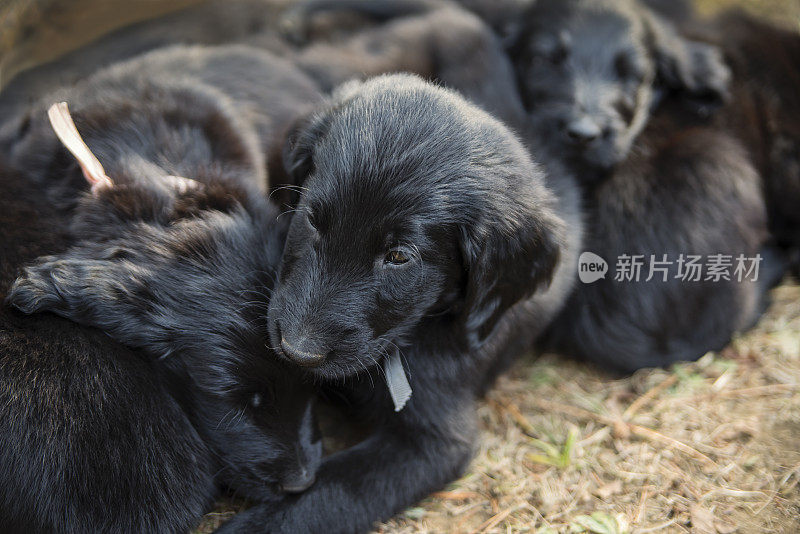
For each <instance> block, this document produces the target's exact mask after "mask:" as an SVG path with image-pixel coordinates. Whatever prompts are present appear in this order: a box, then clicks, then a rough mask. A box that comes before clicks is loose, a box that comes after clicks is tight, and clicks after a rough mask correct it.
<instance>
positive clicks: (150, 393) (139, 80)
mask: <svg viewBox="0 0 800 534" xmlns="http://www.w3.org/2000/svg"><path fill="white" fill-rule="evenodd" d="M316 95H317V94H316V92H315V91H314V89H313V85H312V84H311V83H310V81H308V79H307V78H305V77H303V76H302V75H301V74H299V73H298V72H296V71H295V70H294V69H293V68H292V67H291V66H290V65H289V64H287V63H285V62H283V61H281V60H278V59H276V58H273V57H271V56H269V55H267V54H265V53H261V52H258V51H255V50H250V49H247V48H244V47H223V48H219V49H202V48H175V49H170V50H167V51H162V52H156V53H153V54H151V55H147V56H144V57H142V58H140V59H136V60H133V61H131V62H128V63H125V64H120V65H117V66H115V67H112V68H110V69H108V70H106V71H102V72H100V73H98V74H97V75H95V76H93V77H92V78H90V79H88V80H87V81H86V82H84V83H82V84H79V85H78V86H76V87H75V88H74V89H71V90H68V91H64V92H62V93H60V94H58V95H56V96H54V97H52V98H53V99H65V100H69V102H70V104H71V105H72V109H73V114H74V118H75V122H76V124H77V129H78V131H79V132H80V133H81V134H82V135H83V137H84V139H85V142H86V144H87V145H88V147H90V149H91V151H92V152H93V153H94V155H96V157H97V158H98V160H99V161H100V166H98V165H95V164H93V162H92V161H91V158H89V157H87V156H86V155H85V153H84V154H83V156H79V162H80V165H76V163H75V160H74V159H73V158H72V157H71V156H70V154H69V153H68V152H67V151H66V150H65V149H64V147H63V146H62V144H61V143H60V142H59V140H58V139H57V137H56V135H55V133H54V132H53V129H52V128H51V125H50V124H49V122H48V119H47V116H46V114H45V108H44V107H41V106H37V107H34V108H32V109H31V110H30V111H29V112H27V113H25V114H24V115H23V116H22V117H21V118H20V119H19V120H18V121H15V122H14V123H13V124H10V125H9V126H8V127H7V128H6V129H5V131H4V135H5V136H6V137H5V138H4V142H5V143H6V146H7V147H8V150H9V153H10V154H11V157H12V164H13V165H14V166H16V167H17V168H19V169H21V170H23V171H24V174H22V175H20V176H16V175H5V176H6V177H7V180H8V181H9V182H11V181H13V180H19V181H23V182H21V183H22V185H23V187H24V189H25V190H27V191H37V195H36V197H35V198H36V199H38V206H44V207H45V209H47V210H48V211H50V212H53V213H55V214H56V215H57V216H58V220H59V221H60V222H58V223H56V224H59V225H63V224H65V223H66V222H68V224H69V229H68V230H66V229H63V228H59V229H58V230H59V231H60V232H62V233H63V234H64V235H65V236H66V239H65V242H64V243H61V242H58V243H57V246H55V247H49V246H48V244H50V243H51V241H50V239H49V237H48V236H47V235H46V232H47V228H42V230H41V232H42V235H41V236H40V237H37V236H39V234H34V236H33V237H34V239H32V242H33V243H34V244H35V243H37V239H39V238H41V242H42V243H43V245H42V246H35V247H34V251H31V252H27V251H26V250H25V249H24V248H23V246H22V244H21V242H20V241H22V240H24V239H25V240H27V239H31V233H30V232H28V231H27V230H26V228H27V227H26V222H25V221H24V219H22V216H23V214H24V213H30V210H31V208H30V207H26V208H25V210H22V212H21V213H20V210H19V209H17V213H20V214H19V215H17V216H16V217H17V218H14V219H12V220H10V221H7V222H6V226H4V230H5V233H6V234H7V235H9V236H10V237H9V238H10V240H11V241H12V243H13V244H14V246H15V247H17V248H18V249H19V250H21V251H22V252H21V253H19V256H20V257H19V261H20V263H22V262H27V261H29V260H31V259H32V256H34V255H38V254H42V253H43V252H46V253H49V254H50V255H46V256H42V257H40V258H39V259H38V260H36V261H35V262H34V263H33V264H31V265H29V266H27V267H26V268H25V269H24V271H23V274H22V276H21V277H20V278H19V279H17V280H16V282H14V284H13V286H12V287H11V289H10V290H9V291H8V295H7V302H8V303H9V304H11V305H12V306H15V307H17V308H19V309H20V310H22V311H24V312H26V313H33V312H42V311H50V312H54V313H56V314H58V315H61V316H63V317H66V318H68V319H71V320H73V321H75V322H77V323H79V324H81V325H86V326H93V327H98V328H100V329H101V330H103V331H105V332H107V333H108V334H110V335H111V336H112V337H113V338H114V339H116V340H118V341H120V342H122V343H123V344H125V345H127V346H129V347H133V348H137V349H141V350H142V352H143V353H144V354H145V355H146V356H149V362H146V361H139V360H138V359H137V358H136V357H135V356H134V355H132V354H130V353H128V352H125V351H123V350H122V349H120V348H118V347H117V346H116V345H115V344H114V343H112V342H111V340H107V341H105V342H103V341H102V338H98V337H97V336H95V335H94V334H91V333H90V332H87V331H86V330H85V329H79V328H77V327H73V326H69V325H68V323H66V322H64V321H61V320H59V319H56V318H53V317H52V316H49V317H48V316H43V317H42V318H38V317H32V318H22V317H20V316H18V315H11V314H8V313H6V312H4V317H8V319H7V320H4V322H5V323H6V324H4V330H5V331H6V333H4V334H3V346H4V347H7V348H8V350H7V351H4V353H3V357H2V361H3V366H4V368H6V369H8V371H7V372H5V373H4V374H3V379H4V381H5V387H3V395H5V397H6V400H7V402H4V403H3V404H2V406H3V412H4V413H3V417H2V420H3V424H4V425H6V426H5V427H4V428H5V430H4V432H2V433H0V436H2V438H1V439H2V440H3V446H2V447H0V451H1V452H0V463H2V467H3V469H2V472H3V473H4V480H3V482H4V484H3V485H2V490H0V505H2V509H0V515H2V517H3V519H4V520H5V522H6V523H10V524H12V525H20V527H23V526H24V527H26V528H29V529H33V530H48V531H49V530H57V531H75V532H94V531H114V532H117V531H149V532H163V531H180V530H185V529H187V528H189V527H190V526H191V525H192V524H194V523H195V521H196V520H197V519H198V517H199V515H200V513H201V512H202V511H203V509H204V507H205V505H206V504H207V503H208V502H209V501H210V500H211V499H212V498H213V496H214V494H215V487H214V484H213V482H215V481H216V482H218V483H221V484H222V485H224V486H227V487H229V488H230V489H232V490H235V491H236V492H237V493H238V494H241V495H244V496H247V497H249V498H253V499H257V500H270V499H275V498H276V496H277V495H280V494H281V493H283V492H293V491H301V490H303V489H305V488H306V487H308V485H309V484H310V483H311V482H312V481H313V479H314V473H315V471H316V468H317V465H318V464H319V461H320V457H321V450H320V443H319V441H318V439H317V436H316V433H315V424H314V419H313V412H312V407H311V402H312V400H313V395H314V391H313V389H312V388H311V387H309V386H307V385H304V383H303V382H302V381H301V380H300V378H299V377H298V376H296V373H293V372H292V370H291V369H290V368H287V366H285V365H281V364H280V362H279V361H278V360H276V357H275V354H274V352H273V351H272V350H271V349H270V343H269V341H268V339H267V328H266V321H265V319H264V316H265V314H266V310H267V306H268V303H269V293H270V291H271V288H272V284H273V279H274V271H275V268H276V267H277V265H278V262H279V259H280V253H281V248H282V244H283V240H284V235H285V231H286V228H285V225H281V224H279V223H276V218H277V216H278V212H277V210H276V208H275V207H274V206H273V205H272V204H270V203H269V202H268V201H267V199H266V198H265V196H264V195H263V189H264V187H265V173H266V169H265V163H264V155H263V154H264V147H265V146H266V145H268V144H269V142H270V137H271V136H272V135H275V132H276V131H279V130H280V127H279V124H280V123H281V122H282V121H283V120H288V117H289V115H290V114H291V113H292V112H300V111H302V110H303V109H304V108H305V106H308V105H313V100H314V98H316ZM49 101H52V99H48V102H49ZM61 118H62V119H63V118H64V117H63V115H62V116H61ZM51 120H52V119H51ZM61 133H62V134H63V130H62V131H61ZM72 141H73V143H72V145H71V147H72V148H71V150H73V151H76V149H75V148H74V145H75V143H74V142H75V139H74V138H73V139H72ZM79 149H80V147H79ZM75 153H76V154H80V150H77V151H76V152H75ZM81 172H83V175H84V176H83V177H81ZM84 178H85V179H88V180H89V182H90V183H92V184H93V185H92V193H91V194H90V195H86V194H85V193H84V191H85V184H84ZM10 185H12V186H13V185H14V184H13V182H12V183H11V184H10ZM21 188H22V187H21ZM31 196H32V195H31V194H30V193H28V195H27V196H26V198H30V197H31ZM4 198H5V197H4ZM37 222H38V221H37ZM47 222H48V221H42V225H45V224H47ZM17 231H19V237H18V238H17V237H16V235H17V234H15V232H17ZM20 263H16V264H10V265H7V264H5V262H4V272H9V271H11V270H12V269H18V268H19V267H21V265H20ZM28 325H31V326H28ZM37 325H43V326H37ZM28 344H33V346H34V347H35V349H34V350H33V351H28V349H27V348H26V347H27V345H28ZM87 346H88V348H86V349H85V348H84V347H87ZM59 347H64V348H65V349H64V350H66V351H68V354H72V355H74V356H70V357H69V358H67V359H66V360H65V359H64V357H63V356H62V355H61V353H60V350H61V349H59ZM84 351H89V352H87V354H83V353H84ZM106 351H108V353H106ZM118 356H119V361H117V357H118ZM73 359H74V361H73ZM129 375H131V376H129ZM65 381H66V382H65ZM71 383H74V387H73V386H70V384H71ZM40 387H44V388H45V389H43V390H40ZM149 420H152V423H151V426H148V425H147V424H146V422H147V421H149ZM156 430H157V431H158V434H153V432H155V431H156ZM137 433H142V434H143V435H142V436H138V435H137ZM100 451H103V452H102V454H101V453H100ZM32 481H35V484H34V483H33V482H32Z"/></svg>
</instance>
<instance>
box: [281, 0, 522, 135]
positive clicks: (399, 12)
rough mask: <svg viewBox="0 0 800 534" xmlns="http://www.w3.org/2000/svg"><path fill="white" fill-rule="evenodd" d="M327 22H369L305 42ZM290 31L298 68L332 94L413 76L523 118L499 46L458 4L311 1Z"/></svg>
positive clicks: (288, 21) (292, 14)
mask: <svg viewBox="0 0 800 534" xmlns="http://www.w3.org/2000/svg"><path fill="white" fill-rule="evenodd" d="M322 15H325V16H328V17H338V18H339V19H347V18H348V17H355V18H358V19H366V22H365V23H364V24H362V25H361V26H358V27H356V28H354V29H352V30H351V31H345V32H339V33H337V34H336V35H335V36H334V37H327V38H326V37H325V36H322V35H318V34H317V35H311V36H309V35H307V34H308V32H309V28H313V27H314V24H315V22H316V21H317V20H318V18H319V17H321V16H322ZM369 22H372V24H369ZM284 26H285V27H286V28H287V29H288V30H290V31H289V35H290V36H291V38H292V39H293V40H294V41H295V42H299V43H303V44H306V46H305V47H303V48H301V49H300V50H299V51H297V52H296V53H295V54H294V58H295V62H296V63H297V65H298V66H299V67H301V68H302V69H304V70H305V71H306V72H307V73H308V74H309V75H310V76H311V77H312V78H314V79H315V80H316V81H317V82H318V83H320V84H321V86H322V87H323V88H324V89H325V90H326V91H327V90H332V89H333V88H334V87H336V86H338V85H339V84H341V83H344V82H346V81H348V80H351V79H354V78H358V79H363V78H366V77H368V76H374V75H378V74H386V73H393V72H410V73H414V74H417V75H419V76H422V77H424V78H426V79H428V80H431V81H435V82H438V83H442V84H444V85H445V86H447V87H450V88H454V89H456V90H458V91H459V92H460V93H461V94H462V95H464V97H466V98H467V99H468V100H471V101H472V102H474V103H476V104H478V105H480V106H481V107H482V108H483V109H486V110H487V111H489V112H491V113H492V114H494V115H495V116H497V117H498V118H500V119H502V120H504V121H506V122H507V123H511V124H513V123H514V122H515V121H516V120H517V119H518V118H519V117H520V116H521V115H522V113H523V107H522V102H521V101H520V98H519V94H518V92H517V90H516V87H515V86H514V77H513V70H512V67H511V64H510V62H509V59H508V57H507V56H506V54H505V51H504V49H503V45H502V43H501V41H500V40H499V39H498V38H497V36H496V35H495V34H494V32H493V31H492V29H491V28H490V27H489V26H487V25H486V24H485V23H484V22H483V21H482V20H481V19H480V18H478V17H477V16H476V15H474V14H472V13H470V12H468V11H466V10H465V9H462V8H461V7H459V6H458V5H457V4H454V3H451V2H441V1H437V0H387V1H382V2H373V1H371V0H346V1H340V0H308V1H302V2H298V4H297V5H296V6H295V7H294V8H293V9H291V10H288V12H287V13H286V14H285V16H284ZM342 33H343V35H342Z"/></svg>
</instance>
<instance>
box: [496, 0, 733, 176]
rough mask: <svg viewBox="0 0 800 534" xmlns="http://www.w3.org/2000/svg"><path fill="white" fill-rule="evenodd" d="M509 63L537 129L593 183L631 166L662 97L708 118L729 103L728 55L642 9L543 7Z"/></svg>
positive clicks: (558, 1)
mask: <svg viewBox="0 0 800 534" xmlns="http://www.w3.org/2000/svg"><path fill="white" fill-rule="evenodd" d="M509 54H510V56H511V58H512V62H513V63H514V70H515V72H516V75H517V80H518V86H519V90H520V92H521V94H522V98H523V101H524V105H525V108H526V111H527V113H528V114H529V121H530V123H531V124H532V125H533V127H534V128H536V129H539V130H543V131H546V132H547V135H546V136H545V138H546V139H547V140H548V141H549V142H550V143H552V145H553V147H554V148H555V149H556V150H558V151H559V152H560V153H561V154H562V157H564V159H565V160H567V161H569V162H570V163H571V164H572V165H573V166H574V168H575V170H576V172H577V174H578V178H579V180H581V181H582V182H584V183H591V182H594V181H597V180H599V179H602V178H604V177H606V175H607V171H608V170H609V169H611V168H612V167H613V166H614V165H616V164H617V163H619V162H620V161H622V160H623V159H624V158H625V157H626V156H627V154H628V152H629V151H630V149H631V146H632V144H633V142H634V140H635V139H636V136H638V135H639V133H640V132H641V131H642V129H643V128H644V126H645V125H646V123H647V120H648V117H649V115H650V112H651V110H652V109H653V107H654V106H655V105H656V104H657V102H658V101H659V100H660V99H661V98H662V97H664V96H666V95H679V96H680V97H681V98H683V99H684V100H685V101H686V102H689V103H691V104H692V107H693V108H694V110H695V111H700V112H702V113H708V112H709V111H710V110H711V109H713V107H714V106H716V105H718V104H720V103H721V102H722V101H723V100H724V99H725V98H726V96H727V94H728V83H729V79H730V72H729V70H728V68H727V67H726V66H725V64H724V63H723V61H722V56H721V54H720V52H719V50H718V49H717V48H715V47H713V46H710V45H707V44H703V43H700V42H694V41H690V40H687V39H685V38H683V37H682V36H680V35H679V34H678V33H677V32H676V30H675V29H674V28H673V27H672V25H671V24H670V23H669V22H668V21H667V20H666V19H665V18H663V17H661V16H659V15H657V14H656V13H655V12H654V11H651V10H649V9H648V8H647V7H645V5H643V4H641V3H638V2H636V1H635V0H538V1H537V2H534V3H533V5H532V6H531V7H530V8H529V9H528V10H527V12H526V13H525V14H524V15H523V19H522V24H521V27H520V30H519V33H518V37H517V39H516V40H515V42H514V43H513V44H512V45H511V47H510V48H509Z"/></svg>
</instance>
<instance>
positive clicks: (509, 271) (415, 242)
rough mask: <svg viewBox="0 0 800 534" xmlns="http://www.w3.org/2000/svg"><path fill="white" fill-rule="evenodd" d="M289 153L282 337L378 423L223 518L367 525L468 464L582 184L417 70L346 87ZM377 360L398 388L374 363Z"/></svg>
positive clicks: (275, 325) (278, 322)
mask: <svg viewBox="0 0 800 534" xmlns="http://www.w3.org/2000/svg"><path fill="white" fill-rule="evenodd" d="M287 164H288V166H289V168H290V170H291V172H292V173H294V175H295V176H296V179H297V180H298V182H300V181H302V182H303V184H304V185H305V187H306V189H305V190H304V193H303V195H302V198H301V200H300V204H299V206H298V208H297V212H296V213H295V215H294V217H293V220H292V225H291V227H290V230H289V235H288V237H287V244H286V248H285V250H284V258H283V262H282V266H281V270H280V276H279V282H280V283H279V284H278V286H277V288H276V291H275V294H274V295H273V299H272V301H271V303H270V311H269V331H270V339H271V341H272V344H273V345H274V346H280V349H281V353H282V354H283V355H284V356H285V357H286V358H287V359H288V360H289V361H292V362H295V363H296V364H297V365H298V366H301V367H304V368H306V369H307V372H309V373H310V374H312V375H313V376H315V377H316V378H317V379H319V380H320V381H323V382H324V383H326V384H328V385H329V386H330V387H331V389H332V391H334V392H335V396H336V397H343V398H346V399H347V403H348V405H349V406H351V407H352V408H353V409H354V411H355V413H356V414H357V415H359V416H361V417H363V418H364V419H365V420H367V421H369V422H371V423H372V424H373V425H374V428H375V429H374V431H373V433H372V434H371V435H370V437H368V438H367V439H366V440H365V441H364V442H362V443H360V444H358V445H356V446H354V447H353V448H350V449H346V450H344V451H341V452H339V453H336V454H334V455H332V456H330V457H329V458H327V459H326V460H325V461H324V462H323V464H322V466H321V468H320V471H319V474H318V477H317V482H316V484H315V485H314V486H313V487H312V488H311V489H309V490H308V491H307V492H305V493H303V494H301V495H299V496H297V497H289V498H287V499H285V500H284V501H283V503H282V504H281V505H280V507H277V506H273V505H265V506H257V507H255V508H253V509H251V510H249V511H247V512H244V513H242V514H240V515H238V516H236V517H235V518H234V519H232V520H231V521H230V523H228V524H227V525H225V526H223V528H222V530H223V531H231V532H238V531H247V532H257V531H270V532H276V531H281V532H320V531H327V532H337V533H338V532H361V531H366V530H367V529H368V528H369V527H370V525H371V524H372V523H373V522H374V521H376V520H380V519H386V518H388V517H390V516H391V515H393V514H395V513H397V512H399V511H400V510H402V509H403V508H404V507H406V506H409V505H410V504H412V503H413V502H415V501H416V500H418V499H420V498H422V497H424V496H425V495H426V494H427V493H429V492H430V491H432V490H434V489H436V488H440V487H442V486H443V485H444V484H446V483H447V482H448V481H450V480H452V479H454V478H455V477H457V476H458V475H459V474H460V473H461V471H462V470H463V469H464V467H465V466H466V464H467V462H468V461H469V459H470V457H471V455H472V442H473V439H474V434H475V419H474V417H475V416H474V414H475V411H474V410H475V399H476V397H477V396H478V395H480V394H481V393H482V392H483V391H484V390H485V388H486V387H487V386H488V385H489V384H491V382H492V380H493V378H494V377H495V376H496V375H497V373H498V372H499V371H500V370H502V369H503V368H504V367H505V365H506V364H507V363H508V362H509V361H510V360H511V359H512V358H513V357H514V356H515V355H516V354H518V353H519V352H520V351H521V350H525V349H527V348H528V347H529V346H530V343H531V341H532V339H533V338H535V336H536V335H537V333H538V332H540V331H541V329H542V328H543V327H544V326H545V325H546V324H547V322H548V321H549V320H550V319H551V317H552V316H553V315H554V314H555V313H556V312H557V311H558V309H559V308H560V306H561V304H562V301H563V298H564V295H565V293H566V292H568V291H569V288H570V287H571V286H572V283H573V281H574V278H575V271H574V268H573V267H572V265H573V263H574V262H575V261H576V260H575V254H576V252H577V250H578V249H579V247H580V245H579V243H580V235H581V223H580V218H579V216H578V214H577V203H578V199H577V195H576V188H575V186H574V184H573V183H572V181H571V180H570V179H569V178H568V177H567V176H564V175H560V174H558V173H557V172H556V171H557V169H555V168H553V169H548V171H549V172H548V176H545V175H544V173H543V171H542V169H541V168H540V167H538V166H537V165H536V164H535V163H533V162H532V161H531V159H530V156H529V155H528V153H527V151H526V150H525V149H524V147H523V146H522V145H521V143H520V142H519V141H518V140H517V139H516V138H515V136H514V135H513V134H512V133H511V132H510V131H509V130H508V129H507V128H506V127H504V126H503V125H502V124H501V123H500V122H498V121H497V120H495V119H493V118H492V117H491V116H489V115H488V114H486V113H485V112H483V111H481V110H480V109H478V108H476V107H474V106H472V105H470V104H468V103H467V102H466V101H464V100H463V99H462V98H461V97H459V96H458V95H457V94H455V93H453V92H450V91H447V90H444V89H441V88H437V87H435V86H432V85H430V84H427V83H424V82H423V81H422V80H420V79H419V78H416V77H412V76H409V75H393V76H384V77H379V78H375V79H372V80H369V81H367V82H365V83H360V82H353V83H351V84H348V85H346V86H344V87H343V88H341V89H340V90H338V91H337V93H336V94H335V95H334V97H333V99H332V101H331V102H330V103H329V105H328V106H327V108H326V109H324V110H322V111H321V112H319V113H317V114H316V115H314V116H313V117H312V118H311V119H310V120H308V121H307V123H306V124H304V125H303V126H302V127H301V128H300V129H299V131H298V132H297V134H296V136H295V137H294V142H293V143H292V144H291V145H290V147H289V149H288V151H287ZM380 367H382V368H383V369H384V370H385V372H386V375H387V380H388V383H389V388H383V387H381V386H380V385H376V386H373V384H372V383H371V381H370V380H369V376H370V375H371V374H375V375H379V368H380ZM406 377H407V380H408V382H409V384H410V390H411V396H410V399H406V398H405V396H404V395H402V393H405V394H406V395H407V394H408V393H409V391H408V390H407V389H406V390H405V391H402V390H403V387H402V386H404V385H405V384H404V382H405V380H406ZM398 390H400V391H398ZM405 400H407V403H406V404H405V406H404V407H403V402H404V401H405ZM393 407H394V409H393ZM396 410H399V411H396Z"/></svg>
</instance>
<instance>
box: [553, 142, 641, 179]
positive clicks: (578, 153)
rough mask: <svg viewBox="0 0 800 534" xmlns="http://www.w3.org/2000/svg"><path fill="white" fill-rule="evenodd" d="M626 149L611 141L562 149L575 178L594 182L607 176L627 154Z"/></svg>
mask: <svg viewBox="0 0 800 534" xmlns="http://www.w3.org/2000/svg"><path fill="white" fill-rule="evenodd" d="M627 152H628V150H627V149H625V148H619V147H617V146H614V145H613V143H612V142H608V143H601V144H598V145H593V146H588V147H582V148H577V147H573V146H567V147H564V149H563V152H562V153H563V154H565V155H566V158H565V160H566V161H568V162H570V163H571V164H572V167H573V169H574V170H575V171H576V174H577V176H576V178H577V179H578V180H579V181H580V182H581V183H594V182H599V181H602V180H604V179H605V178H607V177H608V176H609V175H610V174H611V172H612V171H613V170H614V169H615V168H616V166H617V165H618V164H619V163H621V162H622V161H623V160H624V159H625V157H626V156H627Z"/></svg>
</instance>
